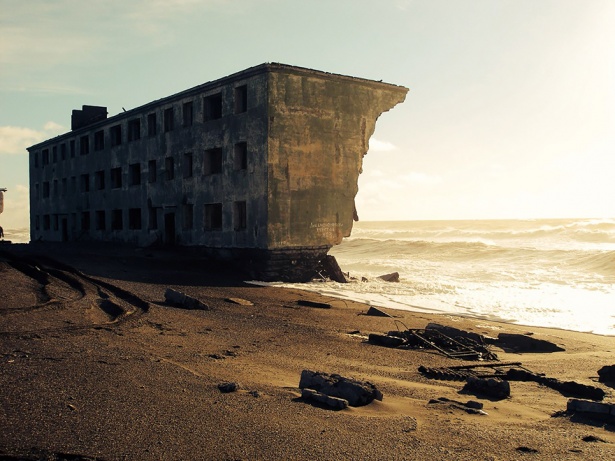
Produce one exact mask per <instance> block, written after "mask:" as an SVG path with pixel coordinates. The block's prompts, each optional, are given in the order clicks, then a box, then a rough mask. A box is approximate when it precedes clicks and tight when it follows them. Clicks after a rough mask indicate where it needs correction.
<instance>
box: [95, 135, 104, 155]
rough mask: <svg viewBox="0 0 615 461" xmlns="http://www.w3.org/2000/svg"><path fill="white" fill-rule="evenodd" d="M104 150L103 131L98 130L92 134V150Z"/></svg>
mask: <svg viewBox="0 0 615 461" xmlns="http://www.w3.org/2000/svg"><path fill="white" fill-rule="evenodd" d="M104 148H105V131H104V130H100V131H97V132H96V133H94V150H95V151H98V150H103V149H104Z"/></svg>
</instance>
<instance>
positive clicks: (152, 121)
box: [147, 113, 158, 136]
mask: <svg viewBox="0 0 615 461" xmlns="http://www.w3.org/2000/svg"><path fill="white" fill-rule="evenodd" d="M157 131H158V130H157V129H156V114H155V113H153V114H149V115H148V116H147V135H148V136H155V135H156V132H157Z"/></svg>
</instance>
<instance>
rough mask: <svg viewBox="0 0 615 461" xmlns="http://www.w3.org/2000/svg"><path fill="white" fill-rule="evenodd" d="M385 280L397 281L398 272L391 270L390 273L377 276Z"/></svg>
mask: <svg viewBox="0 0 615 461" xmlns="http://www.w3.org/2000/svg"><path fill="white" fill-rule="evenodd" d="M378 278H379V279H380V280H384V281H385V282H399V272H391V273H390V274H384V275H381V276H380V277H378Z"/></svg>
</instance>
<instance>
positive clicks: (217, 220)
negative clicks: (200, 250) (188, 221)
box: [205, 203, 222, 230]
mask: <svg viewBox="0 0 615 461" xmlns="http://www.w3.org/2000/svg"><path fill="white" fill-rule="evenodd" d="M220 229H222V204H221V203H209V204H207V205H205V230H220Z"/></svg>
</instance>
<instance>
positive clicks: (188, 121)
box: [182, 101, 194, 126]
mask: <svg viewBox="0 0 615 461" xmlns="http://www.w3.org/2000/svg"><path fill="white" fill-rule="evenodd" d="M182 113H183V116H184V126H190V125H192V119H193V115H194V110H193V104H192V101H189V102H185V103H184V105H183V106H182Z"/></svg>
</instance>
